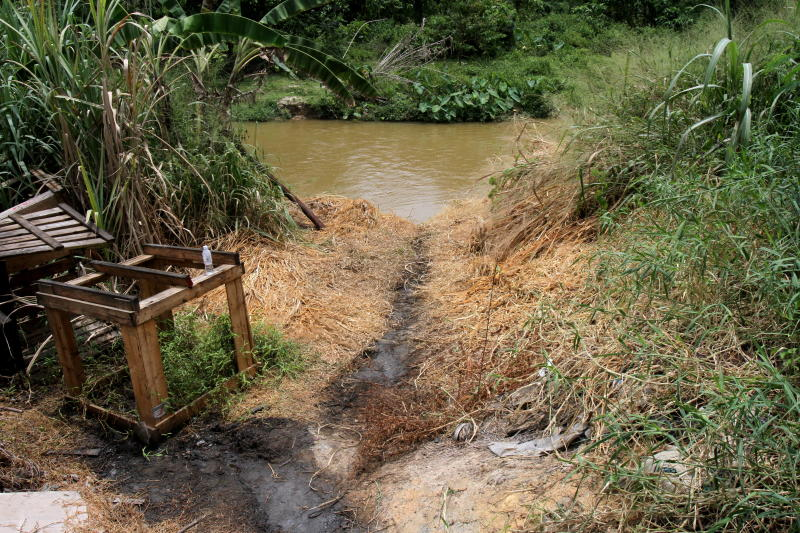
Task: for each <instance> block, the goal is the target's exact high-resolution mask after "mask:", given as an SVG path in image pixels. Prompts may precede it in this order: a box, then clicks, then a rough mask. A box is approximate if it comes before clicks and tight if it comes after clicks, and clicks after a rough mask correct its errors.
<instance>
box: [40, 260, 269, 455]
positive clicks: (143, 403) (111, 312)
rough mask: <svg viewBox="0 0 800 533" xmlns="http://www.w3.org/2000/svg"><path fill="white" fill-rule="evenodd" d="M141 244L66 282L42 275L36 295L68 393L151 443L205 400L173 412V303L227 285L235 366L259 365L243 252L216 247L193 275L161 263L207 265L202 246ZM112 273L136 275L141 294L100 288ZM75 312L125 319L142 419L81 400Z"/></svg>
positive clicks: (96, 263) (115, 320) (124, 332)
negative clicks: (167, 347) (165, 348)
mask: <svg viewBox="0 0 800 533" xmlns="http://www.w3.org/2000/svg"><path fill="white" fill-rule="evenodd" d="M143 251H144V254H143V255H140V256H138V257H134V258H133V259H129V260H127V261H123V262H122V263H108V262H105V261H92V262H91V263H89V265H90V266H91V267H93V268H94V269H95V270H96V271H97V272H96V273H92V274H87V275H84V276H82V277H79V278H76V279H73V280H71V281H68V282H66V283H62V282H58V281H46V280H43V281H40V282H39V292H38V293H37V297H38V299H39V303H40V304H41V305H43V306H44V307H45V309H46V311H47V318H48V321H49V322H50V327H51V329H52V331H53V336H54V338H55V341H56V349H57V352H58V357H59V362H60V363H61V368H62V370H63V372H64V384H65V386H66V389H67V396H68V397H70V398H72V399H74V400H75V401H78V402H80V403H81V404H82V405H83V406H84V407H85V408H86V409H87V411H89V412H91V413H94V414H96V415H99V416H100V417H102V418H104V419H106V420H107V421H108V422H109V423H112V424H115V425H117V426H122V427H124V428H128V429H134V430H135V431H136V434H137V436H139V437H140V438H141V439H142V440H145V441H148V442H151V441H155V440H157V439H158V438H159V437H160V436H161V435H162V434H163V433H165V432H169V431H171V430H172V429H173V428H175V427H176V426H178V425H179V424H182V423H183V422H185V421H186V420H188V419H189V418H190V417H191V416H192V415H194V414H195V413H196V412H197V411H198V410H199V409H200V408H201V407H202V405H203V404H204V403H205V401H206V396H205V395H204V396H201V397H200V398H198V399H196V400H195V401H194V402H193V403H191V404H190V405H188V406H185V407H183V408H182V409H180V410H178V411H176V412H174V413H167V412H166V410H165V407H164V402H165V401H166V399H167V394H168V391H167V382H166V379H165V377H164V369H163V366H162V360H161V350H160V348H159V343H158V329H159V328H160V327H168V323H169V321H170V320H171V317H172V310H173V309H174V308H176V307H178V306H179V305H182V304H184V303H186V302H188V301H190V300H192V299H194V298H197V297H198V296H201V295H203V294H206V293H207V292H208V291H210V290H212V289H215V288H217V287H220V286H222V285H224V286H225V290H226V292H227V297H228V306H229V310H230V317H231V326H232V330H233V334H234V348H235V363H236V368H237V369H238V371H239V372H244V373H246V374H249V375H252V374H254V373H255V364H254V361H253V354H252V350H253V339H252V334H251V331H250V322H249V320H248V317H247V309H246V306H245V298H244V290H243V288H242V275H243V274H244V265H243V264H242V263H241V261H240V259H239V254H237V253H231V252H218V251H212V261H213V264H214V268H213V270H211V271H210V272H205V271H203V273H201V274H200V275H198V276H195V277H192V276H191V275H189V274H180V273H176V272H168V271H165V270H163V269H164V268H165V267H169V266H174V267H183V268H191V269H203V268H204V267H203V261H202V255H201V254H202V250H200V249H195V248H181V247H175V246H159V245H145V246H144V247H143ZM110 276H118V277H122V278H127V279H131V280H135V281H136V283H137V284H138V286H139V294H138V295H137V296H132V295H126V294H118V293H114V292H109V291H104V290H101V289H97V288H94V286H95V285H97V284H98V283H100V282H102V281H104V280H106V279H108V278H109V277H110ZM72 315H86V316H90V317H93V318H97V319H100V320H104V321H108V322H113V323H115V324H118V325H119V327H120V330H121V333H122V339H123V343H124V346H125V357H126V359H127V363H128V368H129V370H130V377H131V382H132V385H133V393H134V397H135V399H136V410H137V413H138V420H134V419H133V418H131V417H127V416H124V415H122V414H119V413H115V412H112V411H110V410H108V409H105V408H103V407H100V406H98V405H95V404H92V403H90V402H88V401H86V400H81V399H79V398H80V397H79V394H80V392H81V388H82V386H83V384H84V382H85V380H86V378H85V374H84V371H83V366H82V363H81V359H80V357H79V354H78V347H77V344H76V341H75V335H74V332H73V330H72V327H71V325H70V316H72ZM237 378H238V377H237V376H234V377H233V378H231V379H230V380H229V385H233V384H234V383H235V382H236V380H237Z"/></svg>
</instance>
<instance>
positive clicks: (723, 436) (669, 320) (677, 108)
mask: <svg viewBox="0 0 800 533" xmlns="http://www.w3.org/2000/svg"><path fill="white" fill-rule="evenodd" d="M776 4H777V3H776ZM776 4H772V5H771V6H767V7H765V8H764V9H760V10H758V9H752V10H750V11H746V12H740V13H739V16H738V17H737V18H734V17H733V15H732V13H731V8H730V6H729V5H728V6H724V7H722V8H721V9H720V10H719V11H718V12H717V15H720V16H718V17H716V18H715V19H714V20H713V21H709V22H707V23H704V26H703V28H701V29H703V30H704V31H696V32H691V31H690V32H686V33H681V34H678V35H675V36H673V37H670V38H666V37H664V38H662V39H661V42H660V44H661V45H670V44H671V45H674V46H669V48H667V50H668V51H669V54H667V55H664V52H663V51H664V50H665V48H663V47H659V48H655V47H654V48H651V49H649V50H645V51H644V52H643V53H641V54H640V55H638V57H636V56H634V57H630V56H629V57H628V58H627V60H626V61H625V63H624V69H625V70H624V72H623V74H624V75H622V76H620V77H619V80H620V82H621V84H622V86H621V85H620V83H616V84H614V83H613V82H612V83H608V84H607V85H605V91H604V92H603V93H602V94H601V95H600V96H594V97H591V96H590V97H585V98H584V102H589V103H591V105H592V110H593V111H594V112H595V113H596V114H595V115H594V116H592V117H591V119H590V121H589V122H588V123H587V124H586V125H585V127H583V128H582V130H581V133H580V134H579V136H578V138H577V139H576V140H575V141H573V145H572V147H573V149H574V150H575V152H576V153H577V154H578V155H579V156H582V161H583V162H582V163H580V165H579V168H578V176H577V178H578V179H579V180H580V194H579V200H580V202H579V205H578V209H577V213H576V214H577V216H581V217H585V216H590V215H591V216H597V217H598V219H599V224H600V229H601V236H600V240H599V248H598V252H597V253H596V255H595V257H594V268H593V269H592V273H591V276H592V279H593V287H594V290H595V291H596V295H595V297H594V299H593V301H591V303H589V304H588V305H587V303H585V301H582V302H580V303H576V308H577V309H579V311H576V312H575V313H574V314H571V315H567V316H563V315H560V314H559V312H558V310H556V309H553V310H550V311H544V316H538V315H536V316H533V315H532V317H531V320H532V323H538V321H540V320H545V321H565V322H566V323H568V324H569V327H570V328H571V329H572V330H573V331H574V347H575V349H576V351H577V353H578V354H580V355H581V357H583V356H585V358H586V360H587V363H586V364H582V365H577V366H575V365H574V364H571V363H570V362H569V361H567V360H564V361H563V362H562V364H563V365H564V366H565V368H564V369H560V368H558V366H559V362H556V363H555V365H556V366H555V367H554V368H552V369H551V374H550V376H551V378H550V379H551V380H552V382H553V389H552V390H553V391H555V392H553V394H552V397H550V398H549V401H550V402H551V404H552V405H561V406H562V408H563V406H565V405H573V406H576V407H577V408H578V410H579V411H580V410H581V409H582V410H583V414H582V416H584V417H585V416H592V415H593V416H594V423H595V424H596V425H597V426H598V427H600V428H602V433H601V434H600V435H599V436H598V437H597V438H596V439H595V440H594V442H593V443H592V445H591V447H589V449H587V450H585V451H584V453H582V454H581V455H579V456H578V457H577V458H576V462H577V464H579V465H580V466H581V467H582V468H583V470H582V472H584V473H585V474H587V475H590V476H592V477H595V479H597V478H599V479H600V480H599V485H601V486H604V487H605V491H606V492H607V494H608V497H609V500H608V502H609V503H608V505H607V506H601V507H599V508H598V509H595V510H594V511H593V512H592V515H591V516H575V515H574V514H573V515H571V516H567V517H565V518H563V520H564V523H565V524H571V525H573V526H575V525H576V524H583V525H584V526H585V527H587V529H591V527H588V526H587V524H593V526H592V527H594V525H597V524H600V523H605V524H607V525H609V527H613V528H615V529H616V528H617V527H619V528H620V529H622V530H628V529H635V530H641V531H686V530H691V531H779V530H780V531H788V530H794V529H796V528H797V509H798V507H800V484H798V477H797V474H798V469H797V457H798V456H800V442H799V441H798V434H800V425H798V414H800V413H799V412H798V410H799V409H800V403H799V400H798V398H800V352H798V349H799V348H800V225H799V224H800V201H799V199H800V180H798V178H797V176H798V173H800V159H798V154H800V126H799V125H800V105H798V102H800V99H798V95H799V94H798V93H800V91H799V90H798V89H799V88H800V78H799V74H800V67H798V61H800V53H799V52H798V51H800V18H798V15H797V10H796V7H797V6H793V8H783V7H779V6H777V5H776ZM712 28H713V29H712ZM714 34H719V35H720V36H719V38H718V39H717V40H716V41H714V40H712V39H714V37H713V36H714ZM670 41H671V42H670ZM651 42H652V41H651ZM612 59H613V58H612ZM612 59H610V60H609V61H611V60H612ZM665 67H666V68H665ZM525 175H528V174H525ZM517 184H518V183H517ZM546 306H547V303H546V302H545V303H543V309H544V308H546ZM540 314H541V313H540ZM598 324H601V326H599V325H598ZM598 331H602V333H598ZM573 356H574V354H573ZM546 359H547V360H548V361H556V360H557V358H556V357H555V356H550V355H547V356H546ZM576 403H577V405H576ZM598 406H601V407H598ZM670 447H672V448H670ZM664 449H672V450H674V453H676V454H677V459H675V460H674V461H671V462H670V463H663V464H662V465H661V466H657V467H656V468H653V467H652V465H648V459H649V458H650V457H651V456H652V455H653V454H654V453H656V452H659V451H662V450H664ZM680 472H687V474H685V475H683V476H680V475H679V474H680Z"/></svg>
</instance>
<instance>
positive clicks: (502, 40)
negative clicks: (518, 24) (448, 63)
mask: <svg viewBox="0 0 800 533" xmlns="http://www.w3.org/2000/svg"><path fill="white" fill-rule="evenodd" d="M516 14H517V12H516V10H515V9H514V7H513V6H512V5H511V4H510V3H508V2H505V1H502V0H501V1H492V0H456V1H455V2H451V3H448V5H447V11H446V13H443V14H439V15H435V16H432V17H430V18H429V19H428V21H427V25H426V28H425V30H426V35H427V36H428V38H429V39H430V40H432V41H438V40H441V39H445V38H448V37H450V38H451V39H452V53H453V55H455V56H459V57H464V56H475V55H477V56H489V57H493V56H497V55H498V54H500V52H502V51H504V50H506V49H507V48H509V47H510V46H511V45H512V44H513V42H514V21H515V18H516Z"/></svg>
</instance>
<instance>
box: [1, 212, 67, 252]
mask: <svg viewBox="0 0 800 533" xmlns="http://www.w3.org/2000/svg"><path fill="white" fill-rule="evenodd" d="M8 218H10V219H11V220H13V221H14V222H16V223H17V224H19V225H20V226H22V227H23V228H25V229H27V230H28V231H30V232H31V233H33V234H34V235H36V236H37V237H38V238H39V239H40V240H41V241H42V242H44V243H45V244H47V245H48V246H49V247H50V248H52V249H53V250H60V249H61V248H63V247H64V245H63V244H61V243H60V242H58V241H57V240H55V239H54V238H53V237H51V236H50V235H48V234H47V232H46V231H43V230H40V229H39V228H37V227H36V226H34V225H33V224H31V223H30V222H28V221H27V220H25V219H24V218H23V217H22V215H16V214H13V213H12V214H10V215H8Z"/></svg>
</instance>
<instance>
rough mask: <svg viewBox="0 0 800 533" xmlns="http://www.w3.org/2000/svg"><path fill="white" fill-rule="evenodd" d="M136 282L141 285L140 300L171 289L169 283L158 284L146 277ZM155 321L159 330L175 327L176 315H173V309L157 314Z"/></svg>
mask: <svg viewBox="0 0 800 533" xmlns="http://www.w3.org/2000/svg"><path fill="white" fill-rule="evenodd" d="M136 284H137V285H138V286H139V299H140V300H144V299H145V298H150V297H151V296H155V295H156V294H158V293H159V292H161V291H163V290H167V289H169V286H167V285H160V284H156V283H154V282H152V281H150V280H146V279H140V280H138V281H137V282H136ZM155 321H156V324H157V325H158V330H159V331H165V330H171V329H175V317H173V315H172V310H171V309H170V310H169V311H166V312H165V313H163V314H161V315H159V316H157V317H156V318H155Z"/></svg>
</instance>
